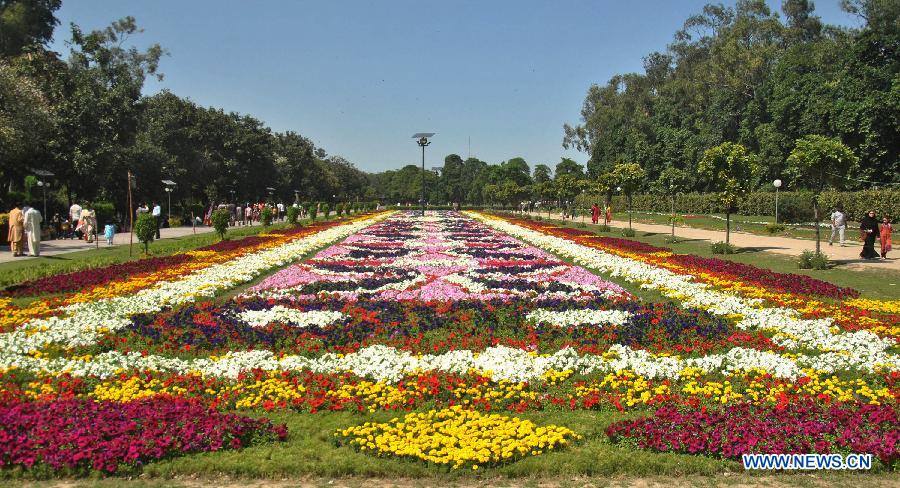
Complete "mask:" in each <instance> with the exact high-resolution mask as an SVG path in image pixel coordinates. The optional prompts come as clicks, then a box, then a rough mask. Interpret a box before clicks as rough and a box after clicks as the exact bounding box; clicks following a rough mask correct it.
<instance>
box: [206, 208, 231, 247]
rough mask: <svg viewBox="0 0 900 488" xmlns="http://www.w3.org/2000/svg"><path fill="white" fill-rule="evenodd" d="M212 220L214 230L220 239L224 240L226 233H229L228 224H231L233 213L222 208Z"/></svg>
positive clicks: (211, 217) (214, 213) (215, 213)
mask: <svg viewBox="0 0 900 488" xmlns="http://www.w3.org/2000/svg"><path fill="white" fill-rule="evenodd" d="M210 220H212V225H213V229H215V230H216V234H219V239H222V240H224V239H225V233H226V232H228V224H229V223H231V212H229V211H228V210H226V209H224V208H220V209H218V210H216V211H214V212H213V213H212V215H211V216H210Z"/></svg>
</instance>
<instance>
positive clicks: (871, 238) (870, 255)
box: [859, 210, 879, 259]
mask: <svg viewBox="0 0 900 488" xmlns="http://www.w3.org/2000/svg"><path fill="white" fill-rule="evenodd" d="M878 230H879V228H878V220H876V219H875V211H874V210H869V211H868V212H866V216H865V217H863V218H862V221H861V222H860V224H859V233H860V238H861V239H862V241H863V248H862V252H860V253H859V257H861V258H863V259H878V253H877V252H875V239H877V238H878Z"/></svg>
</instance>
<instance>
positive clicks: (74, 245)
mask: <svg viewBox="0 0 900 488" xmlns="http://www.w3.org/2000/svg"><path fill="white" fill-rule="evenodd" d="M212 230H213V229H212V227H205V226H199V227H197V229H196V232H197V234H200V233H203V232H212ZM193 233H194V229H192V228H191V227H175V228H172V229H160V231H159V235H160V236H161V237H162V238H163V239H171V238H174V237H184V236H186V235H191V234H193ZM129 236H130V234H129V233H128V232H120V233H118V234H116V235H115V237H113V246H127V245H128V240H129ZM134 245H135V250H136V252H140V249H139V247H140V245H141V243H140V241H138V240H137V238H135V239H134ZM97 247H99V248H101V249H102V248H105V247H109V246H108V245H107V244H106V239H104V238H103V236H102V235H101V236H100V242H99V245H98V244H96V243H93V242H92V243H90V244H88V243H87V242H85V241H84V240H83V239H54V240H51V241H43V242H41V257H44V256H56V255H59V254H66V253H70V252H75V251H87V250H90V249H95V248H97ZM25 251H26V252H27V251H28V248H27V247H26V248H25ZM26 259H36V258H34V257H31V256H27V257H18V258H13V256H12V252H11V251H10V249H9V246H8V245H6V246H0V263H7V262H10V261H23V260H26Z"/></svg>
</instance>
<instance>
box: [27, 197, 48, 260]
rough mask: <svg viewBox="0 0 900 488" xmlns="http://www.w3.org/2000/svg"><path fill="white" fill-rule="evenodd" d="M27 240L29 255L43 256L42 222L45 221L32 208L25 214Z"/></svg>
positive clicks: (36, 210)
mask: <svg viewBox="0 0 900 488" xmlns="http://www.w3.org/2000/svg"><path fill="white" fill-rule="evenodd" d="M23 218H24V219H25V240H26V241H27V243H28V255H30V256H40V255H41V222H42V221H43V220H44V219H43V217H41V213H40V212H39V211H38V209H36V208H34V207H31V208H29V209H28V210H27V211H26V212H25V213H24V214H23Z"/></svg>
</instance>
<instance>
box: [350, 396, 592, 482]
mask: <svg viewBox="0 0 900 488" xmlns="http://www.w3.org/2000/svg"><path fill="white" fill-rule="evenodd" d="M334 435H335V437H338V438H340V439H349V442H348V443H349V444H350V445H351V446H354V447H356V448H358V449H359V450H360V451H362V452H367V453H372V454H375V455H378V456H391V455H392V456H399V457H411V458H416V459H421V460H424V461H429V462H432V463H435V464H439V465H442V466H450V467H451V468H453V469H458V468H461V467H463V466H471V468H472V469H478V468H479V466H480V465H484V464H496V463H500V462H506V461H513V460H517V459H521V458H524V457H526V456H529V455H530V456H537V455H540V454H542V453H544V452H546V451H550V450H552V449H557V448H559V447H562V446H566V445H569V444H570V443H571V442H572V441H574V440H577V439H581V436H580V435H578V434H576V433H575V432H573V431H572V430H570V429H567V428H565V427H559V426H556V425H548V426H538V425H536V424H535V423H534V422H531V421H529V420H522V419H519V418H517V417H508V416H505V415H499V414H489V415H486V414H482V413H479V412H476V411H473V410H466V409H464V408H462V407H460V406H454V407H450V408H445V409H443V410H437V411H436V410H429V411H428V412H426V413H411V414H408V415H406V416H405V417H403V418H393V419H391V420H390V421H389V422H386V423H374V422H366V423H364V424H362V425H358V426H355V427H350V428H348V429H341V430H338V431H337V432H335V433H334Z"/></svg>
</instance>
